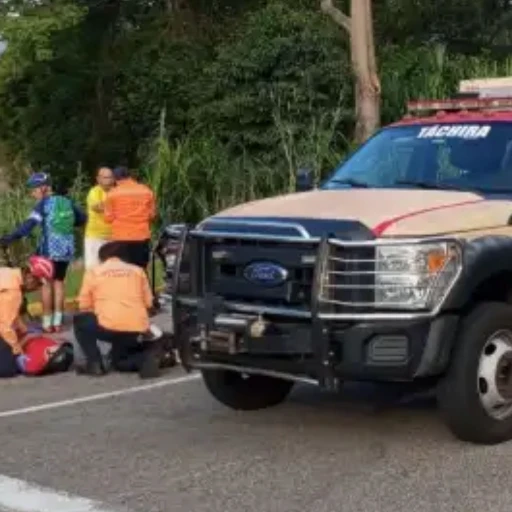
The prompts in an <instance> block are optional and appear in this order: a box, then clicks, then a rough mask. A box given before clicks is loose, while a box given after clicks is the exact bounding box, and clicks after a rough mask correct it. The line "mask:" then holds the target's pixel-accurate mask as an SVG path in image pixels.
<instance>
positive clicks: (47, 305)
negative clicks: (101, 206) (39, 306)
mask: <svg viewBox="0 0 512 512" xmlns="http://www.w3.org/2000/svg"><path fill="white" fill-rule="evenodd" d="M27 186H28V188H29V189H30V191H31V194H32V197H33V198H34V199H35V200H36V201H37V203H36V205H35V207H34V209H33V210H32V211H31V212H30V214H29V216H28V218H27V219H26V220H25V221H24V222H23V223H22V224H21V225H20V226H18V227H17V228H16V229H15V230H14V231H13V232H12V233H10V234H8V235H6V236H3V237H2V238H0V244H1V245H4V246H5V245H9V244H11V243H12V242H14V241H15V240H19V239H21V238H24V237H27V236H28V235H29V234H30V233H31V232H32V230H33V229H34V228H35V227H37V226H40V227H41V236H40V240H39V244H38V247H37V255H39V256H44V257H45V258H48V259H49V260H51V261H52V263H53V265H54V269H55V270H54V276H53V279H52V280H49V281H47V282H45V283H44V285H43V287H42V288H41V299H42V303H43V330H44V331H45V332H57V331H60V330H61V328H62V320H63V310H64V280H65V278H66V273H67V269H68V266H69V263H70V262H71V261H72V260H73V258H74V256H75V227H77V226H83V225H84V224H85V222H86V215H85V214H84V213H83V212H82V211H81V210H80V209H79V208H78V207H77V206H76V205H75V203H74V202H73V201H72V200H71V199H70V198H68V197H67V196H66V195H63V194H56V193H54V191H53V190H52V182H51V178H50V176H49V175H48V174H46V173H44V172H37V173H34V174H32V175H31V176H30V177H29V179H28V181H27Z"/></svg>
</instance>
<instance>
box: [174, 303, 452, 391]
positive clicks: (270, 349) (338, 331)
mask: <svg viewBox="0 0 512 512" xmlns="http://www.w3.org/2000/svg"><path fill="white" fill-rule="evenodd" d="M174 314H175V315H176V319H177V320H178V321H177V322H175V329H176V331H175V334H176V340H177V344H178V347H179V348H180V350H181V352H182V355H181V357H182V360H183V362H184V365H185V367H188V368H201V367H215V365H218V367H219V368H220V367H222V365H229V366H236V367H240V368H246V369H252V370H254V373H258V370H261V372H262V373H263V372H270V371H275V372H279V373H281V374H283V375H285V376H286V375H288V376H289V377H290V378H292V377H293V378H298V380H300V377H303V378H304V379H308V380H311V379H313V380H315V381H317V382H318V383H319V384H321V385H322V384H326V383H328V382H332V381H333V380H371V381H412V380H414V379H418V378H424V377H431V376H437V375H440V374H442V373H443V372H444V370H445V369H446V366H447V363H448V360H449V356H450V351H451V347H452V345H453V338H454V335H455V332H456V328H457V322H458V316H456V315H441V316H438V317H436V318H432V319H418V320H396V321H391V320H386V321H379V322H377V321H371V322H335V321H322V320H318V319H297V318H294V319H293V318H286V317H282V316H275V315H274V316H272V315H263V316H258V315H240V314H237V313H236V312H234V311H233V310H232V309H230V308H229V306H228V305H226V304H225V303H224V302H223V301H222V299H218V298H205V299H202V300H200V301H199V302H197V303H196V304H195V305H191V304H190V303H189V304H188V305H182V306H180V303H179V299H178V300H177V301H176V306H175V311H174ZM261 321H263V324H261V326H260V328H259V329H258V328H256V329H254V328H253V327H254V325H256V326H257V325H258V322H261ZM254 331H256V333H255V332H254ZM326 385H327V384H326Z"/></svg>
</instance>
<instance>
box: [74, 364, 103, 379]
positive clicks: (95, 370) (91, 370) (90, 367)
mask: <svg viewBox="0 0 512 512" xmlns="http://www.w3.org/2000/svg"><path fill="white" fill-rule="evenodd" d="M75 371H76V373H77V374H78V375H89V376H91V377H102V376H103V375H105V374H106V373H107V372H106V370H105V368H104V367H103V365H102V364H101V363H95V362H89V361H87V363H86V364H85V366H77V367H76V369H75Z"/></svg>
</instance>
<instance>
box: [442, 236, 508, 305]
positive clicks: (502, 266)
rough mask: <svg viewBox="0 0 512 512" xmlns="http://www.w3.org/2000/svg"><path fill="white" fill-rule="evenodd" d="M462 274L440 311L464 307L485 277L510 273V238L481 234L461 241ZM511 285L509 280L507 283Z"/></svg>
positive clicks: (486, 278)
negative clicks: (481, 235)
mask: <svg viewBox="0 0 512 512" xmlns="http://www.w3.org/2000/svg"><path fill="white" fill-rule="evenodd" d="M462 261H463V267H462V273H461V275H460V277H459V279H458V281H457V282H456V283H455V285H454V287H453V288H452V290H451V292H450V293H449V295H448V297H447V298H446V301H445V303H444V305H443V308H442V309H443V310H451V311H453V310H459V309H462V308H464V306H466V305H467V304H468V303H469V302H470V301H471V299H472V297H473V296H474V292H475V291H476V290H477V289H478V288H479V287H480V286H481V285H482V284H483V283H484V282H485V281H487V280H488V279H492V278H493V277H496V276H498V275H500V274H503V273H511V274H512V237H508V236H501V235H500V236H498V235H496V236H492V235H491V236H484V237H479V238H475V239H474V240H469V241H466V242H465V243H464V244H463V257H462ZM510 286H511V288H512V280H511V282H510Z"/></svg>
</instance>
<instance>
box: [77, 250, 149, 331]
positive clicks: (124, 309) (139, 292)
mask: <svg viewBox="0 0 512 512" xmlns="http://www.w3.org/2000/svg"><path fill="white" fill-rule="evenodd" d="M152 304H153V294H152V293H151V288H150V285H149V281H148V278H147V276H146V273H145V272H144V270H143V269H141V268H140V267H137V266H135V265H131V264H128V263H125V262H123V261H121V260H120V259H119V258H110V259H108V260H107V261H105V262H104V263H101V264H99V265H98V266H96V267H93V268H91V269H89V270H87V271H86V273H85V275H84V280H83V282H82V288H81V290H80V293H79V296H78V306H79V309H80V310H81V311H89V312H93V313H94V314H95V315H96V317H97V319H98V323H99V324H100V325H101V327H103V328H104V329H108V330H112V331H120V332H140V333H143V332H146V331H147V330H148V329H149V312H148V310H149V308H150V307H151V306H152Z"/></svg>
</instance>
